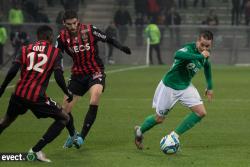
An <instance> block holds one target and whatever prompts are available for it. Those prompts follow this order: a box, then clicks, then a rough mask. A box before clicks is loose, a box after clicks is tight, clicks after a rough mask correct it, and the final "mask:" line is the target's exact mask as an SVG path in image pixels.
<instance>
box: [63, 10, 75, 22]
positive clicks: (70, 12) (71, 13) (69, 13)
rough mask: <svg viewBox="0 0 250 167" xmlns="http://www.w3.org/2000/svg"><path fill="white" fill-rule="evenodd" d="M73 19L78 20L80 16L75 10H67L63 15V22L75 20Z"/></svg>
mask: <svg viewBox="0 0 250 167" xmlns="http://www.w3.org/2000/svg"><path fill="white" fill-rule="evenodd" d="M73 18H77V19H78V15H77V13H76V12H75V11H73V10H66V11H65V12H64V14H63V21H65V20H67V19H73Z"/></svg>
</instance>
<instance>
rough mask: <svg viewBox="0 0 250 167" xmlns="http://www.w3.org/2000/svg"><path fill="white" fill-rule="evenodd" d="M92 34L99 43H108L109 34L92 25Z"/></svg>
mask: <svg viewBox="0 0 250 167" xmlns="http://www.w3.org/2000/svg"><path fill="white" fill-rule="evenodd" d="M91 29H92V33H93V35H94V37H95V39H97V40H98V41H102V42H106V41H107V34H106V33H104V32H102V31H101V30H100V29H98V28H97V27H95V26H93V25H91Z"/></svg>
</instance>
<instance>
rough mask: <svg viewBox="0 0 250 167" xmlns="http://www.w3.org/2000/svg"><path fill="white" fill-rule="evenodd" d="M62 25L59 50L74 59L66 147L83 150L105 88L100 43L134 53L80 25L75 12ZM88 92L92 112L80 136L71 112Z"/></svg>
mask: <svg viewBox="0 0 250 167" xmlns="http://www.w3.org/2000/svg"><path fill="white" fill-rule="evenodd" d="M63 24H64V26H65V28H64V29H63V30H61V31H60V34H59V36H58V38H57V42H56V47H58V48H60V49H61V50H62V51H65V52H66V53H67V54H68V55H69V56H70V57H72V59H73V66H72V68H71V79H70V82H69V85H68V89H69V90H70V91H71V92H72V93H73V95H74V96H73V100H72V101H71V102H70V103H69V102H67V101H66V97H65V98H64V103H63V106H64V108H65V110H66V111H67V112H68V113H69V116H70V121H69V124H68V125H67V126H66V127H67V129H68V131H69V137H68V139H67V140H66V142H65V144H64V148H70V147H72V146H73V145H74V146H75V147H76V148H80V146H81V145H82V144H83V141H84V139H85V137H86V136H87V134H88V132H89V130H90V128H91V126H92V125H93V123H94V121H95V119H96V115H97V110H98V104H99V100H100V96H101V94H102V92H103V91H104V87H105V73H104V65H103V62H102V60H101V58H100V57H99V56H98V46H97V42H98V41H102V42H107V43H109V44H111V45H114V46H115V47H116V48H118V49H120V50H121V51H123V52H125V53H126V54H131V51H130V49H129V48H128V47H126V46H122V45H121V44H120V43H119V42H118V41H117V40H115V39H113V38H112V37H109V36H107V35H106V34H105V33H104V32H102V31H101V30H99V29H98V28H96V27H95V26H93V25H90V24H82V23H80V22H79V19H78V16H77V14H76V12H74V11H72V10H68V11H66V12H65V13H64V17H63ZM87 91H89V93H90V102H89V109H88V112H87V114H86V116H85V119H84V123H83V127H82V130H81V133H80V134H78V135H77V133H76V130H75V127H74V124H73V117H72V114H71V110H72V108H73V106H74V105H75V104H76V102H77V101H78V100H79V98H80V96H83V95H84V94H85V93H86V92H87Z"/></svg>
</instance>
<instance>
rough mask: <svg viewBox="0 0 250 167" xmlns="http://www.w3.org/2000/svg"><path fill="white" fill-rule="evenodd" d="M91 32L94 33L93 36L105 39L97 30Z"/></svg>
mask: <svg viewBox="0 0 250 167" xmlns="http://www.w3.org/2000/svg"><path fill="white" fill-rule="evenodd" d="M93 34H94V35H95V36H97V37H99V38H102V39H106V35H103V34H101V33H99V32H97V31H94V32H93Z"/></svg>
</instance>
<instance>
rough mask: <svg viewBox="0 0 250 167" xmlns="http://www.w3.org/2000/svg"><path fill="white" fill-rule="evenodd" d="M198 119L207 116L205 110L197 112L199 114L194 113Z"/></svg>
mask: <svg viewBox="0 0 250 167" xmlns="http://www.w3.org/2000/svg"><path fill="white" fill-rule="evenodd" d="M195 113H196V114H197V115H198V116H199V117H205V116H206V115H207V112H206V110H202V111H199V112H195Z"/></svg>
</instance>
